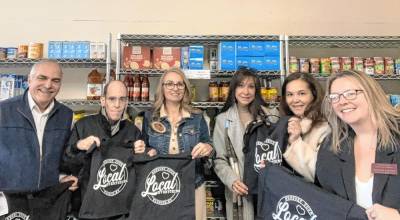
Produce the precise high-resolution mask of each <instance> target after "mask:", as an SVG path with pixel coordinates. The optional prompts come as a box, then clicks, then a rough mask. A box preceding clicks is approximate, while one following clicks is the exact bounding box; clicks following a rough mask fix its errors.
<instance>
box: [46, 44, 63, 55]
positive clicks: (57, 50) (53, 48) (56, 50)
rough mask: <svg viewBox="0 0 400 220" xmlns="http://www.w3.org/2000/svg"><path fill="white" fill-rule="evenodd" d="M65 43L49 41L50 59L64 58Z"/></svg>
mask: <svg viewBox="0 0 400 220" xmlns="http://www.w3.org/2000/svg"><path fill="white" fill-rule="evenodd" d="M62 50H63V42H62V41H49V46H48V50H47V54H48V55H47V56H48V57H49V58H50V59H59V58H62Z"/></svg>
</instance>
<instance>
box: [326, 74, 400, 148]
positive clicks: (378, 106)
mask: <svg viewBox="0 0 400 220" xmlns="http://www.w3.org/2000/svg"><path fill="white" fill-rule="evenodd" d="M340 78H349V79H354V80H355V81H356V82H357V83H358V84H359V85H360V86H361V88H362V89H363V91H364V93H363V94H364V96H365V98H366V100H367V104H368V110H369V114H370V116H371V118H372V120H373V121H374V122H375V123H376V126H377V131H378V132H377V135H378V137H377V138H378V141H377V142H378V143H380V145H379V148H378V149H379V150H396V149H398V146H397V144H398V142H396V138H398V137H399V136H400V128H399V122H400V112H398V111H396V110H395V109H394V107H392V105H391V104H390V103H389V101H388V99H387V97H386V94H385V92H384V91H383V89H382V87H381V86H380V85H379V83H378V82H377V81H376V80H374V79H372V78H371V77H369V76H367V75H366V74H365V73H363V72H359V71H343V72H340V73H337V74H335V75H332V76H331V78H330V79H329V81H328V84H327V90H326V97H325V99H324V102H323V106H324V107H323V109H324V114H325V115H326V117H327V120H328V122H329V124H330V125H331V127H332V128H334V129H332V150H333V152H335V153H338V152H340V150H341V149H340V143H341V142H342V141H343V140H345V139H346V138H347V137H348V135H349V130H350V126H349V125H348V124H346V123H345V122H344V121H342V120H341V119H340V118H339V117H338V116H337V115H336V114H335V112H334V111H333V108H332V105H331V103H330V101H329V98H328V95H329V93H330V91H331V87H332V83H333V82H334V81H335V80H337V79H340Z"/></svg>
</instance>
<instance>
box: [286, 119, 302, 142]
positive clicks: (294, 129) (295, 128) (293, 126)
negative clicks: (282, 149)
mask: <svg viewBox="0 0 400 220" xmlns="http://www.w3.org/2000/svg"><path fill="white" fill-rule="evenodd" d="M288 134H289V140H288V141H289V144H292V143H293V142H295V141H296V140H297V139H298V138H299V137H300V135H301V125H300V118H298V117H291V118H290V119H289V122H288Z"/></svg>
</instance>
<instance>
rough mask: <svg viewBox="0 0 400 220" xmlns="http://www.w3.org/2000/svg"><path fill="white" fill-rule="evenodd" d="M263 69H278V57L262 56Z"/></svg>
mask: <svg viewBox="0 0 400 220" xmlns="http://www.w3.org/2000/svg"><path fill="white" fill-rule="evenodd" d="M264 67H265V69H264V70H269V71H279V70H280V60H279V57H264Z"/></svg>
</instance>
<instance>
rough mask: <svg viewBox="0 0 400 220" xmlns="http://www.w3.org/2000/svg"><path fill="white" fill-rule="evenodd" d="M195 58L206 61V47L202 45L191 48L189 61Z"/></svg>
mask: <svg viewBox="0 0 400 220" xmlns="http://www.w3.org/2000/svg"><path fill="white" fill-rule="evenodd" d="M193 58H198V59H204V46H202V45H192V46H189V59H193Z"/></svg>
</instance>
